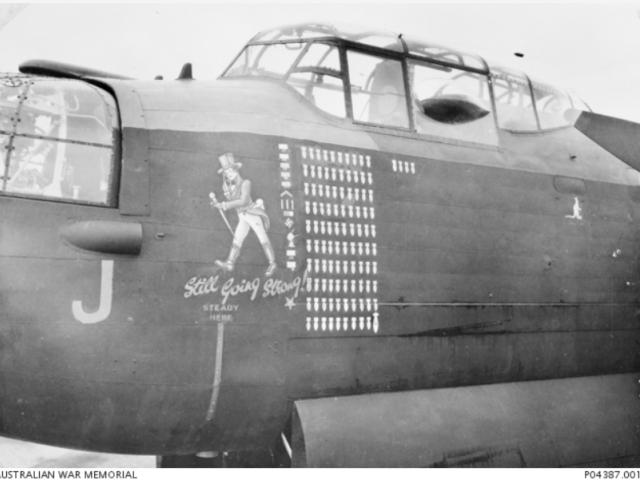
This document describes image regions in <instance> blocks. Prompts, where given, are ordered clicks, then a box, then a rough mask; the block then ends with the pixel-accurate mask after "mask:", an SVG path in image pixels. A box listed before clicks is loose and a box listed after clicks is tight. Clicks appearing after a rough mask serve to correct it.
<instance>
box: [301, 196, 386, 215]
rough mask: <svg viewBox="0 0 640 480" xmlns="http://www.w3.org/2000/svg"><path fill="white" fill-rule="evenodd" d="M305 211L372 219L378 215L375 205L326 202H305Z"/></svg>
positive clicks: (307, 212)
mask: <svg viewBox="0 0 640 480" xmlns="http://www.w3.org/2000/svg"><path fill="white" fill-rule="evenodd" d="M304 211H305V213H306V214H307V215H311V214H313V215H321V216H323V217H331V216H334V217H343V218H347V217H348V218H353V217H355V218H360V217H362V218H364V219H369V218H371V219H372V220H373V219H374V218H375V217H376V211H375V209H374V208H373V207H361V206H360V205H345V204H344V203H343V204H337V203H333V204H332V203H324V202H310V201H305V202H304Z"/></svg>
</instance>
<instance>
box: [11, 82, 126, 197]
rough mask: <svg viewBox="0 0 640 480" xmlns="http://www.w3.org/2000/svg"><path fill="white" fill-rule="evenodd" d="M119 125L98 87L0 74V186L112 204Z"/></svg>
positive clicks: (108, 98)
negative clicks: (2, 75)
mask: <svg viewBox="0 0 640 480" xmlns="http://www.w3.org/2000/svg"><path fill="white" fill-rule="evenodd" d="M118 131H119V125H118V115H117V110H116V104H115V101H114V99H113V98H112V97H111V96H110V95H109V94H107V93H106V92H104V91H102V90H100V89H98V88H97V87H94V86H92V85H88V84H86V83H83V82H80V81H75V80H67V79H64V80H62V79H61V80H57V79H44V78H43V79H40V78H30V77H20V76H8V77H0V161H1V163H0V176H1V191H0V193H2V194H12V195H19V196H26V197H42V198H47V199H57V200H62V201H70V202H79V203H89V204H97V205H105V206H115V203H116V195H115V181H116V175H115V169H116V161H115V156H116V152H117V150H118V148H117V145H116V143H117V139H118Z"/></svg>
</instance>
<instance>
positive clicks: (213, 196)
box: [209, 192, 236, 238]
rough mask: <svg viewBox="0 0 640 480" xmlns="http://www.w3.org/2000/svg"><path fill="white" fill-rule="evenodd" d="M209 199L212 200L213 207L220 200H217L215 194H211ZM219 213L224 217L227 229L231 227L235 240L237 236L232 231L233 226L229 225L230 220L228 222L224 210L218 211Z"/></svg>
mask: <svg viewBox="0 0 640 480" xmlns="http://www.w3.org/2000/svg"><path fill="white" fill-rule="evenodd" d="M209 198H210V199H211V205H214V204H216V203H218V200H216V194H215V193H213V192H211V193H210V194H209ZM218 211H219V212H220V215H222V219H223V220H224V223H226V224H227V227H229V231H230V232H231V235H232V236H233V238H235V237H236V236H235V235H234V233H233V230H231V225H229V220H227V216H226V215H225V214H224V212H223V211H222V210H220V209H218Z"/></svg>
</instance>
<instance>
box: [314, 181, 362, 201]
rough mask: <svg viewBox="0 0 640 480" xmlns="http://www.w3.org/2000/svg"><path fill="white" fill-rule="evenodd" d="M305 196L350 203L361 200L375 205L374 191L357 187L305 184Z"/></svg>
mask: <svg viewBox="0 0 640 480" xmlns="http://www.w3.org/2000/svg"><path fill="white" fill-rule="evenodd" d="M303 185H304V194H305V195H306V196H309V195H311V196H313V197H316V196H317V197H326V198H327V199H330V198H333V199H334V200H337V199H338V198H339V199H340V200H341V201H342V200H348V201H350V202H359V201H360V200H361V199H362V201H363V202H367V201H368V202H370V203H373V190H369V189H367V188H356V187H342V186H338V185H318V184H315V183H307V182H305V183H304V184H303Z"/></svg>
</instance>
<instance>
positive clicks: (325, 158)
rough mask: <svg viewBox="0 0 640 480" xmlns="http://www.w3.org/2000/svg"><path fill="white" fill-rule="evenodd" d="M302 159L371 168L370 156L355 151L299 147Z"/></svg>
mask: <svg viewBox="0 0 640 480" xmlns="http://www.w3.org/2000/svg"><path fill="white" fill-rule="evenodd" d="M300 152H301V153H302V159H303V160H305V161H309V162H317V163H325V164H333V165H347V166H350V165H351V166H354V167H362V168H364V167H365V165H366V167H367V168H371V157H370V156H369V155H360V154H356V153H343V152H338V151H335V150H323V149H320V148H313V147H300Z"/></svg>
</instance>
